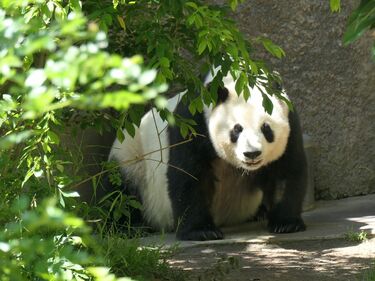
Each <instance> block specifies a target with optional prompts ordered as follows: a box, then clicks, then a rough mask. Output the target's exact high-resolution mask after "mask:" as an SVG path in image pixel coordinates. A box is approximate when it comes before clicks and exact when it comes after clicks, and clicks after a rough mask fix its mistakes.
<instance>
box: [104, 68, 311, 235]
mask: <svg viewBox="0 0 375 281" xmlns="http://www.w3.org/2000/svg"><path fill="white" fill-rule="evenodd" d="M209 82H210V79H206V82H205V83H206V84H207V86H209ZM223 86H224V87H219V89H218V92H217V96H218V100H217V103H216V104H215V105H211V106H209V107H208V106H206V107H205V108H204V110H203V112H202V113H196V114H195V115H191V114H190V112H189V110H188V109H187V106H186V105H184V104H183V103H182V102H180V101H181V96H182V95H183V94H179V95H176V96H175V97H173V98H172V99H170V100H169V101H168V106H167V108H168V109H169V110H170V111H174V112H175V113H176V114H179V115H180V116H182V117H184V118H190V119H193V120H194V121H195V122H196V124H197V125H196V127H195V129H196V131H197V136H196V137H193V138H192V139H190V140H186V139H184V138H183V137H182V136H181V134H180V130H179V128H178V127H172V126H168V124H167V123H166V122H165V121H163V120H162V119H161V118H160V117H159V115H158V114H157V111H156V110H154V109H151V110H150V111H149V112H148V113H146V114H145V116H144V117H143V118H142V121H141V124H140V126H139V128H138V129H137V130H136V133H135V136H134V138H132V137H130V136H129V135H128V134H127V133H126V132H125V131H124V134H125V140H124V141H123V142H120V141H119V140H115V142H114V143H113V146H112V148H111V152H110V156H109V159H110V160H111V161H116V162H117V163H118V165H119V166H120V169H121V174H122V175H123V178H124V182H125V187H124V188H125V190H126V192H128V193H129V194H137V195H139V198H140V200H141V202H142V205H143V208H142V216H143V219H144V221H145V222H146V224H147V225H149V226H151V227H152V228H154V229H156V230H164V231H173V230H174V231H176V236H177V238H178V239H180V240H214V239H222V238H223V233H222V231H221V229H220V228H221V227H222V226H227V225H234V224H240V223H243V222H245V221H247V220H250V219H252V218H254V217H255V216H256V215H257V214H259V213H262V215H265V216H266V218H267V219H268V229H269V231H270V232H272V233H289V232H296V231H303V230H305V224H304V222H303V220H302V218H301V210H302V202H303V199H304V194H305V189H306V184H307V164H306V156H305V154H304V149H303V142H302V133H301V129H300V124H299V121H298V116H297V113H296V112H295V110H293V111H291V110H289V108H288V106H287V104H286V103H285V102H284V101H281V100H280V99H278V98H277V97H274V96H271V97H269V98H270V99H271V101H272V103H273V111H272V114H268V113H266V112H265V110H264V108H263V106H262V102H263V98H262V92H261V91H260V90H259V89H258V88H257V87H254V88H249V90H250V93H251V96H250V98H249V99H247V100H245V99H244V97H243V96H242V95H237V93H236V91H235V80H234V79H233V78H232V76H231V75H228V76H226V77H224V78H223ZM263 90H264V89H263ZM285 97H286V98H287V96H286V95H285Z"/></svg>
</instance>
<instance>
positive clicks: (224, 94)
mask: <svg viewBox="0 0 375 281" xmlns="http://www.w3.org/2000/svg"><path fill="white" fill-rule="evenodd" d="M211 86H212V85H211V83H208V84H207V86H206V87H207V90H208V91H210V90H211ZM228 96H229V91H228V89H227V88H225V87H221V86H218V88H217V104H219V103H223V102H225V101H226V100H227V98H228Z"/></svg>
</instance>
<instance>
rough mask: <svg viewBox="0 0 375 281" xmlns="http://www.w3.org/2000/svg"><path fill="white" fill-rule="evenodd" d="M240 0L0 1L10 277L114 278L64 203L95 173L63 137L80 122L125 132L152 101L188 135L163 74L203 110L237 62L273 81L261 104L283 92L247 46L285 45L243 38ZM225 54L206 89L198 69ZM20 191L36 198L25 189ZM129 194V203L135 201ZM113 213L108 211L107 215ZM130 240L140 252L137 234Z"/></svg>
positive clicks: (237, 73)
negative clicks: (171, 106)
mask: <svg viewBox="0 0 375 281" xmlns="http://www.w3.org/2000/svg"><path fill="white" fill-rule="evenodd" d="M239 2H241V1H238V0H229V1H228V4H229V6H228V7H227V6H213V5H206V4H204V2H203V1H198V0H197V1H183V0H153V1H151V0H147V1H146V0H139V1H127V0H113V1H94V0H88V1H84V2H81V1H78V0H48V1H45V0H0V3H1V6H0V95H1V96H0V132H1V134H2V138H1V140H0V200H1V201H0V212H1V217H0V223H1V226H2V227H1V229H0V233H4V234H2V235H1V237H0V240H1V243H0V255H1V256H0V272H2V280H40V279H44V280H91V279H95V278H97V279H98V280H99V279H100V280H115V277H114V276H113V275H111V274H110V273H109V270H108V268H107V269H106V268H98V267H97V266H109V267H111V265H112V264H111V263H108V262H109V260H108V259H104V260H103V259H101V258H100V257H102V256H103V255H102V254H103V251H104V249H103V248H99V249H97V248H96V247H93V246H92V245H94V244H95V243H94V244H93V243H91V242H85V241H86V240H87V241H89V240H90V237H91V234H90V233H91V232H90V231H89V230H88V228H87V227H86V226H85V224H84V222H83V220H82V219H80V218H77V217H76V216H74V215H70V214H69V213H68V212H67V211H77V210H82V209H83V207H84V206H83V204H82V203H81V202H79V201H76V200H75V198H76V197H78V196H79V194H78V193H77V192H76V191H74V189H72V187H74V186H76V185H77V184H78V183H80V182H82V181H83V180H87V179H86V178H85V175H84V174H82V173H81V171H82V170H81V169H80V168H81V167H82V165H84V163H81V161H80V160H81V159H82V152H81V151H80V148H78V149H77V151H74V150H72V147H71V146H69V142H68V141H66V140H67V139H68V140H69V139H74V137H75V135H76V134H77V132H79V131H80V130H82V129H85V128H92V129H95V130H96V131H98V132H99V133H103V132H105V131H107V130H109V129H111V128H114V129H115V130H116V131H117V137H118V138H119V139H120V140H121V139H123V138H124V135H123V133H122V130H123V129H124V128H125V129H126V130H127V131H128V132H129V134H130V135H134V132H135V127H136V126H138V125H139V123H140V120H141V118H142V116H143V114H144V112H145V108H147V107H149V106H155V107H157V109H158V110H159V112H160V115H161V116H162V118H164V119H166V120H168V121H169V122H171V123H177V124H178V125H179V126H180V129H181V133H182V134H183V135H184V136H187V135H188V134H190V133H192V134H194V127H193V124H192V123H191V122H189V121H188V120H183V119H181V118H180V117H179V116H175V115H174V114H173V113H171V112H168V111H167V110H166V109H165V108H164V106H165V104H166V97H164V96H163V93H165V92H166V90H167V86H166V85H167V84H172V85H173V87H175V88H182V87H183V88H184V89H185V88H187V89H188V92H187V95H186V97H185V100H184V102H186V106H188V108H189V110H190V111H191V112H192V113H195V112H197V111H199V112H201V111H202V110H203V105H204V104H207V105H208V104H210V103H212V102H215V100H216V96H215V88H217V87H218V85H219V84H220V83H221V78H222V77H223V75H227V73H229V72H230V73H231V74H232V75H233V76H234V77H236V78H237V79H238V80H237V83H236V90H237V92H239V93H240V92H243V94H244V95H245V96H249V94H250V93H249V92H248V90H247V87H245V86H246V85H247V84H250V85H252V86H259V84H260V83H261V84H264V86H265V89H266V90H267V92H264V93H263V95H264V106H265V108H266V110H268V111H271V110H272V103H270V101H269V99H268V97H267V95H269V94H275V95H278V96H280V92H278V90H277V89H273V87H272V85H273V83H272V82H273V81H279V80H280V78H279V77H278V76H277V75H275V74H274V73H273V72H272V71H270V70H269V69H268V68H267V67H266V66H265V65H264V63H263V62H261V61H256V60H254V59H252V58H251V56H250V53H249V51H251V50H252V48H254V46H256V45H261V46H263V47H264V48H266V49H267V50H268V51H269V52H270V53H271V54H273V55H274V56H276V57H278V58H281V57H282V56H284V52H283V51H282V49H281V48H280V47H278V46H277V45H275V44H273V43H272V42H271V41H270V40H268V39H267V38H255V39H252V40H251V41H250V40H245V38H243V36H242V34H241V33H240V32H239V31H238V29H237V27H236V25H235V24H234V22H233V21H231V20H229V19H228V18H227V16H226V15H227V13H228V11H229V7H230V8H231V9H232V10H233V9H235V8H236V6H237V5H238V4H239ZM82 3H84V5H83V6H82ZM107 33H109V34H111V35H113V34H120V35H121V36H122V38H123V42H124V43H122V42H116V41H112V43H111V45H110V46H108V41H107ZM117 38H118V37H117ZM114 51H117V53H119V54H116V53H114ZM219 65H220V66H221V71H219V72H218V74H217V76H216V77H215V79H214V81H213V83H212V85H213V86H212V87H211V90H210V91H208V90H207V89H206V88H205V87H203V84H202V81H201V80H200V79H199V78H198V74H199V73H207V72H208V71H210V70H212V69H213V68H214V67H216V66H219ZM260 76H262V77H263V78H266V77H267V78H268V80H269V81H270V82H271V83H267V82H266V79H258V80H257V79H256V77H260ZM113 168H116V167H110V168H107V169H108V170H112V169H113ZM92 180H93V181H94V182H95V178H93V179H92ZM23 195H27V196H28V198H30V200H29V201H27V204H26V203H25V201H24V200H23V199H22V200H21V199H19V198H23ZM46 198H56V199H53V200H52V201H51V200H50V199H46ZM128 199H129V198H127V199H126V200H125V202H127V203H125V204H133V205H137V203H136V202H134V200H128ZM46 200H47V201H46ZM120 201H122V200H120ZM57 202H58V203H57ZM113 204H114V203H113V202H110V203H109V205H110V206H111V208H112V206H113ZM64 208H65V209H64ZM89 208H90V207H89ZM108 212H109V211H108V210H101V213H102V214H103V216H108ZM99 213H100V212H99ZM99 221H100V220H99ZM100 223H102V224H104V223H103V222H102V221H101V222H100ZM101 234H102V233H101ZM104 234H105V233H104ZM105 235H113V233H112V234H111V233H110V234H105ZM102 238H103V237H98V239H102ZM84 242H85V243H84ZM127 243H128V242H127V240H125V241H124V244H127ZM108 249H109V248H108ZM128 249H129V251H130V249H133V252H134V255H137V254H138V253H139V254H140V255H142V252H140V251H138V248H137V247H135V248H134V246H130V244H129V248H128ZM133 252H132V253H133ZM154 254H155V255H154V256H153V257H154V258H153V259H149V261H150V265H149V267H152V268H160V266H163V265H165V261H163V260H165V258H162V256H159V251H156V252H154ZM114 257H118V255H114ZM133 260H134V261H137V262H138V263H141V262H142V259H136V258H134V259H133ZM160 260H161V261H160ZM118 262H119V260H118V259H117V260H114V264H117V263H118ZM122 266H123V267H124V268H125V269H124V270H123V271H122V270H121V268H117V269H116V272H119V273H121V274H122V273H124V274H129V275H132V276H139V275H142V272H134V271H131V270H126V267H128V269H129V267H130V266H131V265H129V263H127V264H123V265H122ZM91 267H93V268H91ZM90 268H91V269H90ZM137 268H139V270H141V271H142V270H143V271H144V272H148V273H147V276H155V272H156V271H153V270H149V271H147V270H146V268H142V266H138V267H137ZM3 276H4V277H3ZM165 276H166V275H165Z"/></svg>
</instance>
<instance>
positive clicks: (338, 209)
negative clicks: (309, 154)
mask: <svg viewBox="0 0 375 281" xmlns="http://www.w3.org/2000/svg"><path fill="white" fill-rule="evenodd" d="M303 217H304V220H305V222H306V225H307V230H306V231H304V232H299V233H291V234H279V235H271V234H269V233H268V232H267V231H266V230H265V225H264V223H247V224H244V225H241V226H236V227H231V228H227V229H224V233H225V235H226V239H224V240H219V241H206V242H189V241H184V242H177V241H176V240H175V239H174V235H173V234H166V235H162V236H159V235H154V236H152V237H148V238H146V239H144V240H143V241H142V242H143V243H144V245H155V244H159V245H160V244H162V245H165V246H168V247H169V246H172V247H174V246H175V245H176V243H177V245H179V247H178V249H179V250H178V252H177V253H176V254H175V255H174V256H173V257H172V258H171V259H170V260H169V262H170V264H171V265H172V266H173V267H176V268H180V269H183V270H184V271H186V275H187V276H188V279H187V280H202V281H213V280H223V281H224V280H236V281H245V280H246V281H268V280H269V281H272V280H278V281H300V280H308V281H315V280H316V281H343V280H345V281H346V280H353V281H358V280H366V281H370V280H371V281H372V280H374V279H364V276H366V274H368V271H369V269H370V268H372V267H373V265H374V263H375V238H371V237H374V236H375V195H367V196H358V197H352V198H345V199H341V200H336V201H320V202H317V203H316V206H315V209H313V210H311V211H308V212H305V213H304V214H303ZM361 231H365V232H366V233H368V235H367V237H368V240H367V241H365V242H362V243H361V242H356V241H352V240H350V239H349V237H353V236H354V235H352V236H351V235H350V234H351V233H357V234H358V233H360V232H361ZM373 274H375V271H373ZM374 277H375V276H373V277H372V278H374Z"/></svg>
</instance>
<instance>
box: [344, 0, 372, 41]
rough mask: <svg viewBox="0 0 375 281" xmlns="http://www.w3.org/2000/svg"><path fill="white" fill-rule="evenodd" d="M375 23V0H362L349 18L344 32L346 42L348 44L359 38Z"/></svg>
mask: <svg viewBox="0 0 375 281" xmlns="http://www.w3.org/2000/svg"><path fill="white" fill-rule="evenodd" d="M374 24H375V1H362V2H361V5H360V6H359V7H358V8H357V9H356V10H355V11H354V12H353V14H352V15H351V16H350V18H349V23H348V26H347V28H346V31H345V33H344V38H343V41H344V44H345V45H347V44H349V43H351V42H353V41H355V40H356V39H358V38H359V37H360V36H361V35H362V34H363V33H364V32H365V31H366V30H367V29H370V28H372V27H373V25H374Z"/></svg>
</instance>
